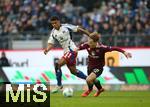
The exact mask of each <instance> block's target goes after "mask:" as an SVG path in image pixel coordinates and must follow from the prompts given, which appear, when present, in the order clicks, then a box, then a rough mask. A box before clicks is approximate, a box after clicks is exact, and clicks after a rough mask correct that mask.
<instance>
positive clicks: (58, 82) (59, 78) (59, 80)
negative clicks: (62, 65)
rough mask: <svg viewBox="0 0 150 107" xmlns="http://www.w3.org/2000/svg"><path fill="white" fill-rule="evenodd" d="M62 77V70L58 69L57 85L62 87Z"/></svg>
mask: <svg viewBox="0 0 150 107" xmlns="http://www.w3.org/2000/svg"><path fill="white" fill-rule="evenodd" d="M61 77H62V72H61V69H58V70H57V71H56V79H57V85H58V86H62V82H61Z"/></svg>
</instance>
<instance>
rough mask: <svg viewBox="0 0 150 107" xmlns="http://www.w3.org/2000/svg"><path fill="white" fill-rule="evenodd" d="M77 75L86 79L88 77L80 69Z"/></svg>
mask: <svg viewBox="0 0 150 107" xmlns="http://www.w3.org/2000/svg"><path fill="white" fill-rule="evenodd" d="M76 76H77V77H79V78H82V79H86V77H87V76H86V75H85V74H84V73H83V72H81V71H80V70H78V69H77V73H76Z"/></svg>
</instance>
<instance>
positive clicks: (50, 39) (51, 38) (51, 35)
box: [48, 31, 55, 44]
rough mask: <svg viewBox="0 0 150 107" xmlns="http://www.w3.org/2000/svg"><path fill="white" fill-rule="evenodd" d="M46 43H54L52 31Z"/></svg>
mask: <svg viewBox="0 0 150 107" xmlns="http://www.w3.org/2000/svg"><path fill="white" fill-rule="evenodd" d="M48 43H51V44H54V43H55V40H54V37H53V31H52V32H51V33H50V36H49V39H48Z"/></svg>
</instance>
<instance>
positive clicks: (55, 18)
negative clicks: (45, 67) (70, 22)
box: [50, 16, 60, 21]
mask: <svg viewBox="0 0 150 107" xmlns="http://www.w3.org/2000/svg"><path fill="white" fill-rule="evenodd" d="M54 20H60V19H59V17H58V16H52V17H51V18H50V21H54Z"/></svg>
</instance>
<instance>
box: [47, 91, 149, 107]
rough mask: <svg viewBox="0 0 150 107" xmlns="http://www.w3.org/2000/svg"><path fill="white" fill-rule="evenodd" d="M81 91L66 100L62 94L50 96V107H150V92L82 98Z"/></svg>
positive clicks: (107, 92)
mask: <svg viewBox="0 0 150 107" xmlns="http://www.w3.org/2000/svg"><path fill="white" fill-rule="evenodd" d="M81 93H82V92H81V91H80V92H79V91H78V92H74V96H73V97H70V98H65V97H64V96H63V95H62V93H61V92H60V93H56V94H51V95H50V107H150V92H149V91H105V92H104V93H102V94H101V95H100V96H99V97H93V94H94V92H93V93H91V94H90V96H88V97H81Z"/></svg>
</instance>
